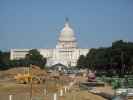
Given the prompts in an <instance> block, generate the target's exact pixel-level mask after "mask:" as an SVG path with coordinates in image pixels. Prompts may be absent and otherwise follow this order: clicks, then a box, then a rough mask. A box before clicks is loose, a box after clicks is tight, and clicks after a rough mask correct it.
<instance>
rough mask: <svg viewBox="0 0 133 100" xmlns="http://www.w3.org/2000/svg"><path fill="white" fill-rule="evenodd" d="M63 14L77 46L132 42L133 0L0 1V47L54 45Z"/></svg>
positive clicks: (41, 46) (51, 46)
mask: <svg viewBox="0 0 133 100" xmlns="http://www.w3.org/2000/svg"><path fill="white" fill-rule="evenodd" d="M66 17H68V18H69V21H70V24H71V27H72V28H73V29H74V31H75V36H76V37H77V41H78V47H80V48H97V47H107V46H111V44H112V42H114V41H116V40H120V39H122V40H125V41H133V0H0V50H9V49H11V48H55V45H56V43H57V41H58V36H59V33H60V30H61V29H62V28H63V26H64V22H65V18H66Z"/></svg>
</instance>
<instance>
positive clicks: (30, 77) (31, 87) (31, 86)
mask: <svg viewBox="0 0 133 100" xmlns="http://www.w3.org/2000/svg"><path fill="white" fill-rule="evenodd" d="M31 55H32V54H28V55H27V58H28V59H27V60H28V63H29V64H28V65H29V68H28V75H29V82H30V91H29V92H30V100H32V89H33V85H32V74H31V71H32V67H31V64H30V63H31V62H30V56H31Z"/></svg>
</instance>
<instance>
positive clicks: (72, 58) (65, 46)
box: [10, 21, 89, 66]
mask: <svg viewBox="0 0 133 100" xmlns="http://www.w3.org/2000/svg"><path fill="white" fill-rule="evenodd" d="M29 50H31V49H11V50H10V59H11V60H13V59H21V58H24V57H25V55H26V54H27V53H28V51H29ZM37 50H38V51H39V52H40V54H42V55H43V57H45V58H47V65H48V66H52V65H55V64H58V63H60V64H63V65H66V66H75V65H76V64H77V60H78V58H79V56H80V55H86V54H87V53H88V52H89V49H81V48H78V47H77V41H76V37H75V35H74V31H73V29H72V28H71V27H70V25H69V23H68V21H66V22H65V26H64V28H63V29H62V30H61V32H60V36H59V39H58V42H57V45H56V48H54V49H37Z"/></svg>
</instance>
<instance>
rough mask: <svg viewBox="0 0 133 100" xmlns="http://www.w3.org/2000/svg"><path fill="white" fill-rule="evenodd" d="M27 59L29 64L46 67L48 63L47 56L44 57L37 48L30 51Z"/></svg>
mask: <svg viewBox="0 0 133 100" xmlns="http://www.w3.org/2000/svg"><path fill="white" fill-rule="evenodd" d="M26 60H27V63H28V64H33V65H37V66H39V67H40V68H42V69H43V68H44V67H45V64H46V58H43V56H42V55H41V54H40V52H38V51H37V50H36V49H32V50H30V51H29V53H28V54H27V55H26Z"/></svg>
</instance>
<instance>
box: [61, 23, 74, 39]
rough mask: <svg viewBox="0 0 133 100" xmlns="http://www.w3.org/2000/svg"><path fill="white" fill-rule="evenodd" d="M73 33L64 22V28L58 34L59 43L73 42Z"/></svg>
mask: <svg viewBox="0 0 133 100" xmlns="http://www.w3.org/2000/svg"><path fill="white" fill-rule="evenodd" d="M75 40H76V38H75V36H74V31H73V29H72V28H71V27H70V25H69V23H68V21H66V22H65V26H64V28H63V29H62V30H61V32H60V36H59V41H75Z"/></svg>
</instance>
